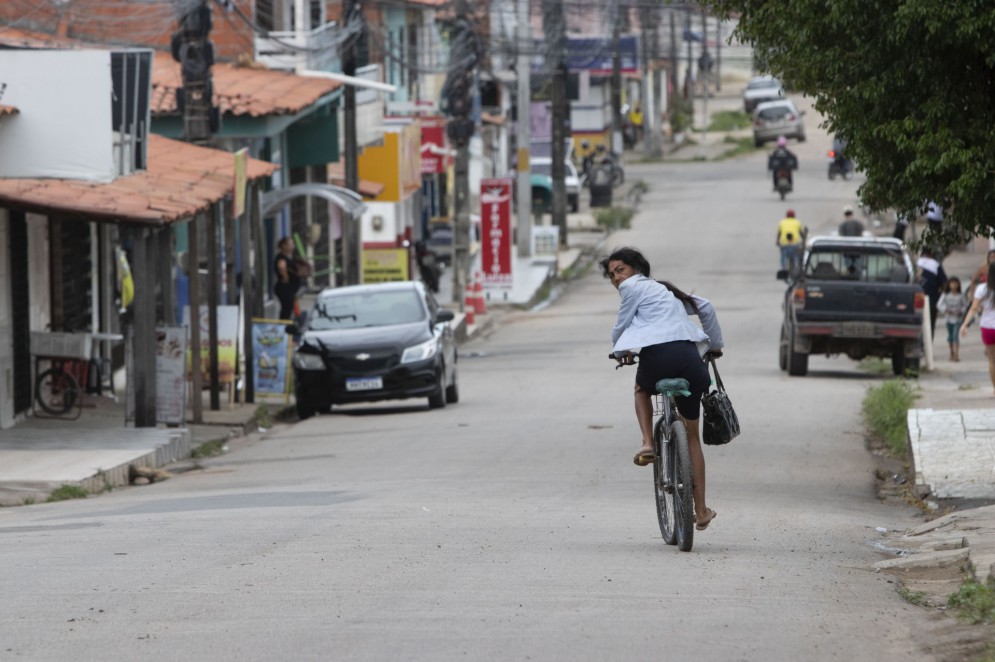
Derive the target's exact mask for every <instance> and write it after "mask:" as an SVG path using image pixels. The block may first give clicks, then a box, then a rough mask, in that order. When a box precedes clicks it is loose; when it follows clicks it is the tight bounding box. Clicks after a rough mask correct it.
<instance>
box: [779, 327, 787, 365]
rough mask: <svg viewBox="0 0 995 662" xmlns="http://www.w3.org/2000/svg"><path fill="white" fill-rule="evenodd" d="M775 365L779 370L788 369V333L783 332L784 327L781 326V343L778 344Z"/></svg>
mask: <svg viewBox="0 0 995 662" xmlns="http://www.w3.org/2000/svg"><path fill="white" fill-rule="evenodd" d="M777 364H778V366H780V368H781V370H787V369H788V332H787V331H786V330H785V328H784V325H781V341H780V342H779V343H778V348H777Z"/></svg>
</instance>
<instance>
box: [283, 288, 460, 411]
mask: <svg viewBox="0 0 995 662" xmlns="http://www.w3.org/2000/svg"><path fill="white" fill-rule="evenodd" d="M453 317H454V315H453V312H452V311H450V310H445V309H443V308H441V307H440V306H439V304H438V303H437V302H436V300H435V298H434V297H433V296H432V294H431V292H429V291H428V290H427V289H426V288H425V286H424V285H423V284H422V283H420V282H416V281H404V282H398V283H377V284H371V285H353V286H348V287H337V288H330V289H326V290H324V291H322V293H321V294H319V295H318V298H317V300H316V301H315V304H314V308H313V309H312V310H311V312H310V313H309V314H308V317H307V325H306V326H305V327H304V328H303V329H302V330H301V331H302V337H301V344H300V345H299V346H298V348H297V350H296V352H295V353H294V378H295V384H296V387H295V392H296V396H297V414H298V416H299V417H300V418H301V419H305V418H308V417H309V416H312V415H313V414H314V413H315V412H319V411H327V410H328V409H329V408H330V407H331V406H332V405H335V404H345V403H351V402H375V401H379V400H395V399H404V398H418V397H427V398H428V405H429V407H430V408H432V409H436V408H439V407H445V406H446V404H447V403H450V404H451V403H455V402H458V401H459V379H458V376H457V369H456V361H457V353H456V342H455V340H454V339H453V332H452V329H451V328H450V326H449V322H450V321H451V320H452V319H453Z"/></svg>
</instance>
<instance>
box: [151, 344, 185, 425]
mask: <svg viewBox="0 0 995 662" xmlns="http://www.w3.org/2000/svg"><path fill="white" fill-rule="evenodd" d="M155 335H156V355H155V379H156V382H155V413H156V420H157V421H158V422H159V423H175V424H183V423H184V422H185V421H186V402H187V379H186V368H185V366H184V360H185V358H186V355H187V333H186V328H185V327H182V326H160V327H157V328H156V330H155Z"/></svg>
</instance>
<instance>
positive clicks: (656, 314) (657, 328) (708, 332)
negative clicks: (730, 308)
mask: <svg viewBox="0 0 995 662" xmlns="http://www.w3.org/2000/svg"><path fill="white" fill-rule="evenodd" d="M618 293H619V295H620V296H621V297H622V302H621V304H620V305H619V309H618V316H617V317H616V319H615V326H614V327H613V328H612V349H613V350H614V351H615V352H625V351H632V350H636V349H639V348H641V347H649V346H650V345H657V344H659V343H664V342H673V341H676V340H690V341H691V342H693V343H695V344H696V345H698V351H699V352H700V353H702V354H704V352H705V351H708V350H718V349H722V347H723V346H724V345H723V342H722V329H720V328H719V321H718V318H717V317H716V315H715V309H714V308H713V307H712V304H711V303H710V302H709V301H708V299H705V298H703V297H699V296H695V295H691V298H692V299H694V302H695V304H696V305H697V306H698V319H699V320H700V321H701V327H700V328H699V327H698V325H697V324H695V323H694V322H692V321H691V318H690V317H689V315H693V314H694V310H693V309H692V308H691V306H690V305H688V304H684V303H683V302H682V301H681V300H680V299H678V298H677V297H675V296H674V293H673V292H671V291H670V290H668V289H667V287H666V286H665V285H662V284H660V283H658V282H657V281H655V280H653V279H652V278H647V277H646V276H643V275H642V274H636V275H635V276H630V277H629V278H627V279H625V280H624V281H622V283H621V284H620V285H619V287H618Z"/></svg>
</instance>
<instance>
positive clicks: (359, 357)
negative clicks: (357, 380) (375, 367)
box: [356, 352, 370, 361]
mask: <svg viewBox="0 0 995 662" xmlns="http://www.w3.org/2000/svg"><path fill="white" fill-rule="evenodd" d="M369 358H370V355H369V354H367V353H366V352H363V353H362V354H357V355H356V360H357V361H366V360H367V359H369Z"/></svg>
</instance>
